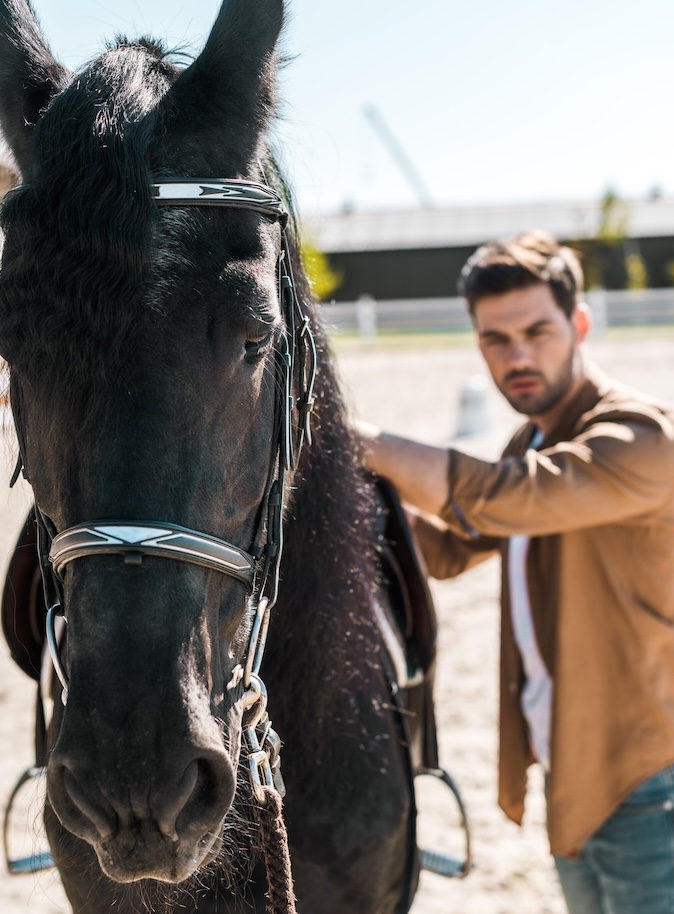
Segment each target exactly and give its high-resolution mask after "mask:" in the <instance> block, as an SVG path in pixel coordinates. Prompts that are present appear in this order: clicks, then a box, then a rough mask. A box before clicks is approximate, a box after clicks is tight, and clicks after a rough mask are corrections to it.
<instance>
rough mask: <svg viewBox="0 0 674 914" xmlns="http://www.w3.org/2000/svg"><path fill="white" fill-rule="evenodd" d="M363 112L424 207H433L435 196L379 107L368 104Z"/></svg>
mask: <svg viewBox="0 0 674 914" xmlns="http://www.w3.org/2000/svg"><path fill="white" fill-rule="evenodd" d="M363 114H364V115H365V117H366V118H367V120H368V121H369V123H370V125H371V126H372V129H373V130H374V131H375V133H376V134H377V136H378V137H379V139H380V140H381V141H382V143H383V144H384V146H385V147H386V149H387V150H388V152H389V154H390V156H391V158H392V159H393V161H394V162H395V163H396V165H397V166H398V168H399V169H400V171H401V172H402V174H403V176H404V178H405V180H406V181H407V182H408V184H409V185H410V187H411V188H412V190H413V191H414V193H415V194H416V196H417V199H418V200H419V203H420V204H421V206H422V207H423V208H424V209H433V207H434V206H435V203H434V202H433V198H432V196H431V194H430V192H429V190H428V188H427V187H426V185H425V184H424V182H423V181H422V180H421V178H420V177H419V175H418V173H417V171H416V169H415V168H414V166H413V165H412V163H411V162H410V160H409V159H408V157H407V155H406V154H405V152H404V151H403V149H402V147H401V146H400V143H398V140H397V139H396V137H395V136H394V134H393V131H392V130H391V128H390V127H389V126H388V124H387V123H386V121H385V120H384V118H383V117H382V116H381V114H380V113H379V111H378V109H377V108H375V106H374V105H367V106H366V107H365V108H364V109H363Z"/></svg>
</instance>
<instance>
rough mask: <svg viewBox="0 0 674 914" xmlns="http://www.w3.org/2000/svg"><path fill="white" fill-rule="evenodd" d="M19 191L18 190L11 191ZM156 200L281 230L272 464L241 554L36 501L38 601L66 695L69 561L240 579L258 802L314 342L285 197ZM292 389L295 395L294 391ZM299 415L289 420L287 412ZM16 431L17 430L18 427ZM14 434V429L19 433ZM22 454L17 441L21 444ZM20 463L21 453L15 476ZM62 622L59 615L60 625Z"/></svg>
mask: <svg viewBox="0 0 674 914" xmlns="http://www.w3.org/2000/svg"><path fill="white" fill-rule="evenodd" d="M16 190H19V188H16V189H15V191H13V193H14V192H16ZM151 192H152V196H153V198H154V200H155V202H156V203H157V205H158V206H162V207H163V206H181V207H183V206H218V207H228V208H230V209H242V210H249V211H252V212H255V213H260V214H261V215H263V216H266V217H268V218H270V219H273V220H274V221H277V222H278V223H279V224H280V227H281V249H280V254H279V258H278V267H277V269H278V295H279V304H280V309H281V313H282V316H283V318H284V323H285V327H284V330H283V332H282V333H281V335H280V339H279V344H278V346H277V348H276V350H275V372H276V377H275V382H276V383H275V388H276V391H277V393H276V403H275V408H274V431H273V436H272V453H271V462H270V469H269V473H268V477H267V481H266V484H265V490H264V496H263V499H262V503H261V506H260V511H259V517H258V522H257V528H256V532H255V536H254V538H253V543H252V545H251V547H250V548H249V550H248V551H245V550H243V549H241V548H240V547H239V546H236V545H234V544H232V543H228V542H227V541H225V540H222V539H219V538H218V537H214V536H210V535H207V534H205V533H200V532H199V531H196V530H190V529H188V528H185V527H181V526H178V525H176V524H173V523H166V522H164V521H158V522H157V521H154V520H152V521H147V522H145V521H144V522H138V521H124V520H100V521H89V522H85V523H81V524H76V525H75V526H72V527H69V528H68V529H66V530H63V531H61V532H59V533H57V532H56V531H55V530H53V529H52V525H51V523H50V522H49V520H48V519H47V518H46V517H45V516H44V515H43V514H42V512H41V511H40V510H39V508H38V507H37V506H36V510H35V513H36V519H37V528H38V554H39V559H40V568H41V571H42V579H43V586H44V592H45V603H46V605H47V606H48V607H49V609H48V612H47V620H46V635H47V643H48V646H49V652H50V655H51V660H52V663H53V667H54V670H55V672H56V675H57V676H58V678H59V680H60V682H61V685H62V686H63V691H62V700H63V703H64V704H66V702H67V698H68V675H67V672H66V669H65V666H64V664H63V662H62V660H61V656H60V650H59V636H58V633H57V621H60V620H63V619H64V618H65V617H64V607H63V587H62V585H63V571H64V569H65V567H66V566H67V565H68V564H69V563H70V562H72V561H75V560H76V559H81V558H86V557H88V556H92V555H103V554H118V555H122V556H123V557H124V563H125V564H127V565H139V564H141V563H142V562H143V559H144V558H145V557H146V556H160V557H162V558H168V559H173V560H177V561H182V562H189V563H191V564H194V565H199V566H202V567H205V568H208V569H211V570H215V571H219V572H221V573H223V574H226V575H228V576H230V577H232V578H234V579H235V580H237V581H239V582H241V583H243V584H244V585H245V587H246V588H247V590H248V592H249V598H248V599H249V605H250V606H251V608H252V612H253V622H252V628H251V632H250V636H249V641H248V646H247V649H246V652H245V655H244V658H243V663H242V664H241V665H240V666H239V667H238V668H237V670H236V671H235V675H234V676H233V678H232V681H231V682H230V684H229V685H228V688H235V687H236V686H238V685H239V683H242V684H243V696H242V703H243V708H244V711H245V716H244V736H245V739H246V741H247V743H248V749H249V755H248V758H249V769H250V776H251V781H252V786H253V791H254V793H255V794H256V796H257V797H258V799H260V796H261V791H262V787H263V786H267V787H275V788H276V789H277V790H278V791H279V792H280V793H281V794H283V792H284V791H283V782H282V780H281V777H280V767H279V749H280V740H279V738H278V736H277V735H276V734H275V733H274V731H273V730H272V728H271V722H270V721H269V718H268V715H267V713H266V705H267V693H266V688H265V686H264V683H263V681H262V679H261V678H260V675H259V673H260V666H261V663H262V657H263V654H264V647H265V641H266V637H267V630H268V626H269V618H270V611H271V609H272V607H273V606H274V603H275V602H276V599H277V596H278V589H279V571H280V562H281V555H282V551H283V509H284V499H285V491H286V474H287V473H288V472H290V471H291V470H293V469H294V468H295V467H296V465H297V462H298V459H299V456H300V453H301V450H302V447H303V444H304V443H305V442H306V443H307V444H310V443H311V412H312V409H313V406H314V381H315V374H316V347H315V342H314V336H313V333H312V329H311V325H310V321H309V318H308V317H307V315H306V314H305V312H304V310H303V307H302V304H301V303H300V300H299V298H298V295H297V290H296V286H295V281H294V276H293V267H292V261H291V257H290V247H289V241H288V234H287V228H286V225H287V220H288V214H287V211H286V209H285V206H284V204H283V200H282V199H281V197H280V196H279V194H277V193H276V191H275V190H273V189H272V188H271V187H269V186H267V185H266V184H259V183H256V182H253V181H245V180H239V179H220V178H217V179H212V180H210V179H204V180H200V179H193V178H179V179H178V178H177V179H162V180H161V181H160V182H157V183H154V184H152V185H151ZM294 389H296V390H297V396H294V393H293V390H294ZM294 411H296V415H297V420H296V422H295V423H293V412H294ZM17 431H19V430H18V429H17ZM19 437H21V436H19ZM20 451H21V452H23V447H20ZM22 468H23V470H24V476H26V478H27V473H26V462H25V456H24V454H23V453H21V454H20V456H19V462H18V465H17V470H16V472H15V474H14V477H13V481H15V480H16V478H17V477H18V474H19V472H20V471H21V469H22ZM62 624H63V622H62V621H60V625H61V627H62Z"/></svg>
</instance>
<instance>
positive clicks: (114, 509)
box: [0, 0, 293, 882]
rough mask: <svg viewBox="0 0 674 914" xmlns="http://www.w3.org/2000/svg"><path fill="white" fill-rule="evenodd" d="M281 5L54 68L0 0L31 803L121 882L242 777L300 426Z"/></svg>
mask: <svg viewBox="0 0 674 914" xmlns="http://www.w3.org/2000/svg"><path fill="white" fill-rule="evenodd" d="M283 6H284V4H283V0H256V2H255V3H252V2H250V0H225V2H224V3H223V5H222V8H221V10H220V12H219V15H218V18H217V21H216V23H215V25H214V27H213V29H212V31H211V33H210V36H209V37H208V40H207V42H206V44H205V47H204V49H203V51H202V52H201V54H200V55H199V56H198V57H197V58H196V59H195V60H194V62H193V63H191V65H189V66H188V67H187V68H185V69H180V68H178V67H177V66H175V65H174V64H172V63H171V62H170V61H169V60H168V59H167V55H166V54H165V53H164V51H163V50H162V49H161V48H160V47H158V46H157V45H156V44H154V43H152V42H151V41H149V40H141V41H138V42H126V41H122V42H120V43H118V44H117V45H116V46H114V47H110V48H109V49H108V50H107V51H106V52H105V53H104V54H103V55H102V56H101V57H99V58H98V59H97V60H95V61H94V62H93V63H91V64H90V65H88V66H87V67H86V68H85V69H83V70H82V71H80V72H76V73H71V72H69V71H68V70H67V69H66V68H64V67H63V66H61V65H60V64H59V63H58V62H57V61H56V59H55V58H54V57H53V55H52V53H51V52H50V50H49V48H48V46H47V44H46V42H45V40H44V38H43V36H42V34H41V31H40V29H39V26H38V24H37V21H36V18H35V16H34V13H33V11H32V8H31V5H30V3H29V2H28V0H2V2H1V3H0V123H1V125H2V129H3V132H4V134H5V137H6V140H7V142H8V144H9V147H10V149H11V151H12V153H13V155H14V158H15V160H16V163H17V164H18V167H19V169H20V171H21V175H22V184H21V186H20V187H19V188H18V189H16V190H15V191H14V192H13V193H12V194H11V195H9V196H8V197H7V199H6V201H5V203H4V206H3V216H2V220H3V228H4V232H5V243H4V250H3V259H2V272H1V276H0V353H1V354H2V355H3V356H4V357H5V358H6V360H7V361H8V363H9V365H10V370H11V395H12V407H13V410H14V415H15V422H16V427H17V432H18V437H19V442H20V449H21V457H22V460H23V465H24V472H25V474H26V475H27V477H28V478H29V479H30V482H31V483H32V485H33V490H34V495H35V501H36V506H37V509H38V515H39V518H40V522H41V524H42V525H43V528H44V531H45V533H46V535H47V539H49V540H52V539H53V541H54V544H55V548H53V551H52V558H53V559H54V560H55V566H56V571H57V572H58V579H56V591H57V592H58V594H57V596H58V599H59V600H60V602H61V603H62V607H63V610H64V613H65V617H66V620H67V626H66V631H67V635H66V639H65V642H64V644H63V645H62V648H61V650H62V662H63V668H64V671H65V675H67V685H68V691H67V704H66V706H65V708H63V709H62V710H61V712H60V713H59V714H58V715H57V716H56V717H55V721H54V729H55V731H57V732H54V734H53V737H54V739H55V744H54V748H53V751H52V752H51V755H50V758H49V766H48V793H49V802H50V804H51V807H52V808H53V810H54V811H55V813H56V816H57V817H58V819H59V820H60V822H61V824H62V826H63V827H64V828H65V829H66V830H67V832H69V833H71V834H72V835H75V836H77V837H78V838H81V839H83V840H84V841H86V842H88V844H90V845H91V846H92V847H93V848H94V849H95V851H96V854H97V856H98V860H99V863H100V866H101V868H102V869H103V871H104V873H106V874H107V876H109V877H110V878H111V879H113V880H115V881H117V882H132V881H136V880H139V879H144V878H152V879H157V880H160V881H164V882H180V881H182V880H184V879H186V878H187V877H188V876H190V875H191V874H192V873H194V872H195V871H196V870H197V869H199V868H200V867H201V866H203V865H204V864H205V863H207V862H208V861H209V860H211V859H213V858H214V856H215V855H216V854H217V853H218V850H219V848H220V843H221V841H222V834H223V823H224V820H225V817H226V815H227V813H228V811H229V810H230V807H231V805H232V802H233V798H234V795H235V790H236V780H237V779H236V769H237V764H238V756H239V751H240V737H241V728H242V714H243V710H242V705H243V702H242V690H243V685H242V681H241V680H242V666H243V665H245V662H246V656H247V654H246V652H247V645H248V642H249V639H250V630H251V626H252V625H253V622H254V617H255V613H256V611H257V609H258V605H259V601H260V597H261V595H262V596H263V597H264V599H266V598H267V597H270V596H271V594H266V595H264V592H263V587H264V586H266V584H265V580H263V579H266V575H267V572H265V565H264V547H265V543H266V542H267V541H268V539H269V537H270V527H269V523H268V522H267V509H268V508H269V502H270V489H271V488H273V483H274V482H277V481H278V473H279V465H280V464H284V463H288V462H290V461H289V460H288V454H287V451H288V445H287V443H286V444H284V443H283V442H281V443H279V440H280V439H284V437H285V438H288V437H293V435H288V434H287V433H286V432H285V431H284V420H283V418H279V412H281V413H283V410H284V409H285V408H286V407H287V402H288V397H287V391H286V390H285V389H284V387H283V384H284V380H283V378H284V375H283V372H284V371H287V370H288V368H287V363H288V349H289V344H288V336H289V334H290V333H291V331H292V329H293V328H291V327H289V323H292V319H291V318H289V313H290V312H288V311H286V312H284V311H283V308H282V307H281V305H280V301H282V299H283V295H281V298H280V297H279V284H281V285H283V283H284V282H285V283H289V282H290V276H289V274H288V270H287V266H286V268H285V270H283V269H282V270H281V271H279V266H278V265H279V260H280V259H281V263H283V260H284V259H285V260H286V262H287V261H288V260H289V259H290V258H289V254H288V251H287V250H285V251H284V250H283V225H282V218H281V217H282V207H281V206H280V205H278V206H277V212H274V211H273V209H270V206H269V202H268V198H265V199H266V200H267V202H266V203H264V204H263V205H261V206H258V207H255V206H252V205H251V201H252V198H253V197H255V194H256V193H258V192H259V193H261V194H262V195H263V196H264V194H268V188H266V187H265V186H262V187H261V186H260V185H266V184H267V179H266V177H265V173H264V171H263V168H266V169H267V171H268V172H269V170H270V169H272V168H273V165H272V164H271V162H270V160H269V157H268V155H267V153H266V147H265V142H264V134H265V127H266V125H267V122H268V119H269V117H270V115H271V112H272V109H273V100H274V76H275V62H276V58H275V47H276V43H277V39H278V35H279V32H280V29H281V26H282V20H283ZM262 163H264V165H263V164H262ZM215 178H220V179H222V178H229V179H234V183H233V184H232V183H231V182H230V184H229V185H227V186H226V187H225V192H227V193H231V192H232V188H233V190H234V192H236V189H237V188H236V186H235V184H236V182H237V181H238V182H239V186H240V188H241V189H242V192H243V197H244V198H245V199H244V205H242V206H241V207H235V208H233V207H232V206H223V207H218V206H213V207H201V206H199V207H193V206H191V205H189V204H190V201H189V200H186V201H185V200H184V201H183V202H182V204H181V203H180V202H179V200H178V201H177V202H176V200H173V202H174V204H175V205H172V206H164V205H163V203H164V202H165V201H164V200H163V199H162V197H163V194H164V193H165V192H166V188H168V189H169V190H168V193H169V198H171V191H172V189H173V190H175V185H174V184H173V183H172V182H173V181H175V179H183V181H184V182H185V184H186V186H187V187H188V188H193V187H194V186H195V185H194V182H195V180H196V179H203V180H201V183H200V185H199V186H200V188H201V189H200V191H199V192H200V193H202V194H208V193H209V192H210V191H209V190H208V187H206V189H204V186H203V185H208V182H209V180H211V179H215ZM174 196H175V194H174ZM179 196H180V195H179V194H178V198H179ZM271 198H273V193H272V194H271ZM171 199H172V198H171ZM169 202H170V201H169ZM279 274H280V275H281V280H282V282H281V283H279ZM290 310H291V311H292V302H291V308H290ZM284 366H285V367H284ZM277 494H278V493H277ZM277 500H278V499H277ZM277 513H278V511H277ZM270 516H271V514H270ZM59 535H61V539H59ZM68 537H70V538H69V539H68ZM97 537H98V539H96V538H97ZM106 537H107V540H106V539H105V538H106ZM172 537H173V538H172ZM190 537H191V540H190ZM101 538H102V539H101ZM169 541H170V542H169ZM186 541H189V542H188V543H187V545H186ZM92 543H93V545H92ZM106 543H107V547H108V548H104V546H105V544H106ZM111 543H112V547H111ZM190 543H191V545H190ZM59 544H60V545H59ZM73 544H74V545H73ZM162 544H163V545H162ZM167 545H168V547H169V548H168V552H167V548H166V547H167ZM70 547H72V548H73V550H74V551H71V552H69V551H68V550H69V548H70ZM181 549H182V553H181ZM78 550H79V551H78ZM190 550H191V551H190ZM260 554H262V559H260V558H259V556H260ZM214 556H215V558H214ZM223 556H224V557H223ZM185 558H187V560H185ZM228 561H229V563H230V565H233V566H236V567H235V568H234V570H232V569H231V568H230V569H229V570H228V569H227V568H226V567H225V566H226V565H227V562H228ZM268 564H269V561H268V562H267V565H268ZM237 569H238V570H237ZM267 571H268V567H267ZM223 572H224V573H223ZM272 589H273V587H272ZM244 678H245V677H244Z"/></svg>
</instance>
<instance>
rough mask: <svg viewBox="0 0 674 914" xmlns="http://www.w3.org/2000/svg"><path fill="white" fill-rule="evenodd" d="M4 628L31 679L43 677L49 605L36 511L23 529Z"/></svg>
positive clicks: (3, 611) (5, 601) (5, 595)
mask: <svg viewBox="0 0 674 914" xmlns="http://www.w3.org/2000/svg"><path fill="white" fill-rule="evenodd" d="M0 615H1V616H2V631H3V634H4V636H5V641H6V642H7V645H8V647H9V651H10V654H11V656H12V660H14V662H15V663H16V664H18V666H19V667H20V668H21V669H22V670H23V672H24V673H26V675H28V676H30V677H31V679H35V680H38V681H39V679H40V667H41V663H42V646H43V644H44V640H45V618H46V615H47V608H46V606H45V602H44V596H43V593H42V577H41V575H40V566H39V561H38V555H37V528H36V525H35V518H34V516H33V512H32V511H31V513H30V514H29V515H28V518H27V519H26V522H25V524H24V525H23V527H22V529H21V533H20V534H19V538H18V539H17V542H16V546H15V547H14V551H13V553H12V556H11V558H10V561H9V567H8V569H7V575H6V577H5V585H4V588H3V592H2V605H1V607H0Z"/></svg>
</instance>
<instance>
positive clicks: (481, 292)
mask: <svg viewBox="0 0 674 914" xmlns="http://www.w3.org/2000/svg"><path fill="white" fill-rule="evenodd" d="M539 283H546V284H547V285H548V286H550V290H551V292H552V294H553V296H554V298H555V301H556V302H557V304H558V305H559V307H560V308H561V309H562V311H563V312H564V314H566V316H567V317H571V315H572V314H573V312H574V310H575V307H576V305H577V304H578V302H579V301H580V300H581V297H582V294H583V270H582V267H581V265H580V261H579V259H578V255H577V254H576V252H575V251H573V250H572V249H571V248H568V247H563V246H562V245H560V244H559V243H558V242H557V241H556V240H555V239H554V238H553V237H552V235H549V234H548V233H547V232H540V231H532V232H522V234H521V235H516V236H515V237H514V238H508V239H505V240H503V241H494V242H492V243H490V244H485V245H483V246H482V247H481V248H478V249H477V251H476V252H475V253H474V254H473V255H472V257H470V258H469V259H468V260H467V262H466V265H465V266H464V268H463V270H462V271H461V277H460V278H459V284H458V289H459V294H460V295H463V296H464V297H465V298H466V300H467V302H468V308H469V310H470V313H471V314H474V313H475V305H476V304H477V303H478V302H479V300H480V299H481V298H485V297H486V296H488V295H503V294H504V293H506V292H512V291H513V290H515V289H526V288H528V287H529V286H536V285H538V284H539Z"/></svg>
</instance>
